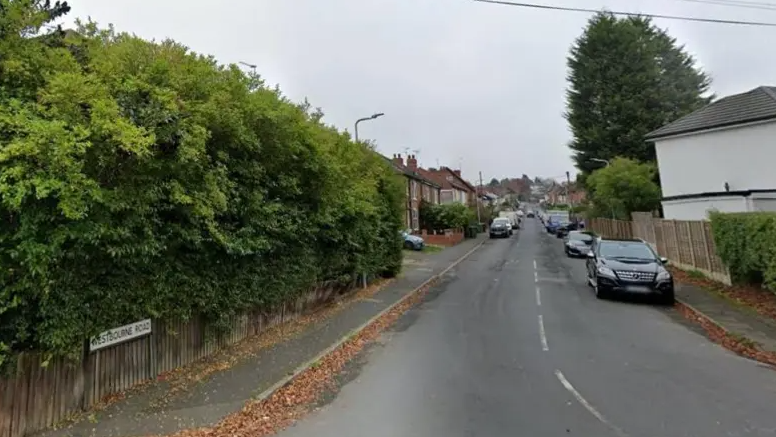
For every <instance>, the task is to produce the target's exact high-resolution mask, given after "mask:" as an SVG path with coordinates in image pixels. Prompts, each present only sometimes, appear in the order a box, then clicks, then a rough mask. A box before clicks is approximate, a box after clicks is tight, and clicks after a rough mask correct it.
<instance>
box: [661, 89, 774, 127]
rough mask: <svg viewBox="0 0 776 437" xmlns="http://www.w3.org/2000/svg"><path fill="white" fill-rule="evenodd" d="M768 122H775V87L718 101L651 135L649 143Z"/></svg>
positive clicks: (754, 90)
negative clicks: (676, 136)
mask: <svg viewBox="0 0 776 437" xmlns="http://www.w3.org/2000/svg"><path fill="white" fill-rule="evenodd" d="M766 120H776V87H772V86H761V87H757V88H755V89H753V90H751V91H747V92H745V93H741V94H734V95H732V96H727V97H724V98H722V99H719V100H717V101H716V102H714V103H711V104H709V105H706V106H704V107H703V108H701V109H699V110H697V111H695V112H692V113H690V114H688V115H685V116H684V117H682V118H680V119H678V120H676V121H674V122H672V123H669V124H667V125H665V126H663V127H661V128H660V129H657V130H655V131H652V132H650V133H648V134H647V136H646V139H647V140H656V139H659V138H665V137H669V136H674V135H679V134H688V133H693V132H700V131H704V130H708V129H714V128H721V127H730V126H736V125H740V124H744V123H752V122H757V121H766Z"/></svg>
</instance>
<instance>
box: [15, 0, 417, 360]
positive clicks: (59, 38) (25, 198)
mask: <svg viewBox="0 0 776 437" xmlns="http://www.w3.org/2000/svg"><path fill="white" fill-rule="evenodd" d="M0 3H2V4H1V5H0V6H3V8H8V7H15V8H30V9H31V11H28V12H30V13H15V14H8V15H6V16H5V17H0V19H2V20H3V22H2V25H3V26H4V30H6V31H7V32H4V33H3V35H2V36H0V47H2V49H3V57H2V58H0V72H1V73H0V138H2V142H3V147H2V149H0V161H1V162H2V166H1V167H0V194H1V195H2V200H1V203H0V215H1V216H2V220H3V227H2V229H0V262H2V265H3V269H2V271H0V286H1V287H2V292H1V293H2V294H1V295H0V296H2V297H0V363H1V362H2V360H3V353H4V352H5V353H7V352H9V351H10V352H14V351H19V350H24V349H37V350H41V351H44V352H48V353H51V354H54V355H67V354H74V353H76V352H77V351H78V350H79V347H80V345H81V344H82V340H83V339H84V338H88V337H89V336H92V335H94V334H96V333H98V332H101V331H103V330H105V329H108V328H112V327H115V326H119V325H122V324H124V323H128V322H132V321H135V320H138V319H142V318H146V317H154V318H159V319H168V318H175V317H183V318H188V317H190V316H192V315H194V314H200V315H203V316H205V317H206V318H207V319H209V320H211V321H212V322H215V323H214V324H215V325H216V326H219V322H223V321H225V320H227V319H228V318H229V317H230V316H231V315H234V314H237V313H239V312H242V311H245V310H247V309H251V308H257V307H259V308H265V309H271V308H273V307H275V306H278V305H280V304H282V303H284V302H287V301H289V300H290V299H293V298H295V297H296V296H297V295H298V293H300V292H301V291H303V290H307V289H309V287H311V286H312V285H314V284H316V283H320V282H322V281H329V280H336V281H340V282H341V283H343V284H346V283H350V282H351V281H352V280H353V277H354V274H361V273H367V274H372V275H381V274H382V275H392V274H395V273H397V272H398V271H399V269H400V267H401V257H402V251H401V244H402V242H401V238H400V235H399V231H400V229H401V227H402V223H403V220H402V217H403V211H404V206H403V199H404V197H403V188H402V181H401V178H400V176H398V175H397V174H395V172H394V171H393V170H392V169H391V167H390V166H389V165H388V163H387V161H386V160H385V159H384V158H382V157H381V156H379V155H377V154H376V153H375V152H373V151H372V150H371V149H369V148H367V147H364V146H363V145H361V144H356V143H354V142H352V141H351V140H350V138H349V137H348V136H347V134H344V133H340V132H338V131H337V130H336V129H335V128H333V127H330V126H326V125H324V124H323V123H322V122H321V121H320V119H321V114H320V112H319V111H311V110H310V108H309V105H307V104H302V105H297V104H294V103H292V102H290V101H289V100H288V99H286V98H285V97H283V96H282V94H281V93H280V92H279V90H277V89H271V88H267V87H266V86H264V85H263V83H262V82H261V80H260V79H259V78H258V77H247V76H246V75H245V74H243V73H242V72H241V71H240V70H239V69H238V68H237V67H236V66H220V65H218V64H217V63H216V62H215V61H214V60H213V59H212V58H209V57H204V56H200V55H196V54H194V53H191V52H190V51H188V50H187V49H186V47H184V46H182V45H180V44H178V43H175V42H173V41H164V42H162V43H153V42H149V41H144V40H142V39H139V38H137V37H134V36H131V35H128V34H115V33H113V31H103V30H98V29H97V27H96V26H95V25H94V24H88V25H86V26H80V27H79V29H78V32H77V33H69V34H68V35H67V36H65V35H64V34H60V33H55V34H51V35H46V37H45V38H27V37H23V36H22V35H25V34H26V32H29V31H30V29H32V30H40V29H41V28H42V26H43V25H44V24H45V23H46V22H47V20H49V19H50V14H42V13H40V12H41V11H40V10H38V9H37V8H38V7H39V6H31V5H35V4H37V3H39V2H10V6H9V3H8V1H7V0H0ZM22 12H24V11H22ZM13 20H17V21H13Z"/></svg>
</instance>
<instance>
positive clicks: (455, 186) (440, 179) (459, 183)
mask: <svg viewBox="0 0 776 437" xmlns="http://www.w3.org/2000/svg"><path fill="white" fill-rule="evenodd" d="M413 156H414V155H413ZM421 174H423V175H424V176H425V177H427V178H428V179H430V180H432V181H434V182H436V183H437V184H439V185H440V186H441V187H442V189H441V191H440V193H441V198H440V203H453V202H458V203H463V204H464V205H468V206H476V205H477V190H476V189H475V188H474V187H473V186H472V185H471V184H470V183H469V182H467V181H466V180H465V179H464V178H463V177H461V170H453V169H451V168H449V167H441V168H439V169H436V168H429V169H421Z"/></svg>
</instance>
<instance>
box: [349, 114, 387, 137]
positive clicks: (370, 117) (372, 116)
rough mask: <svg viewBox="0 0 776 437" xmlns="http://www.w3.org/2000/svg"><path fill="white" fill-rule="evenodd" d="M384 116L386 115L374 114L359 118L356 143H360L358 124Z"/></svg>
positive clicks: (356, 128) (356, 127)
mask: <svg viewBox="0 0 776 437" xmlns="http://www.w3.org/2000/svg"><path fill="white" fill-rule="evenodd" d="M383 115H385V114H384V113H382V112H378V113H377V114H372V115H370V116H369V117H364V118H359V119H358V120H356V125H355V137H356V142H358V124H359V123H361V122H362V121H368V120H374V119H375V118H378V117H382V116H383Z"/></svg>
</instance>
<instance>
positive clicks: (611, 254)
mask: <svg viewBox="0 0 776 437" xmlns="http://www.w3.org/2000/svg"><path fill="white" fill-rule="evenodd" d="M667 262H668V260H667V259H666V258H663V257H660V256H658V255H657V254H656V253H655V251H654V250H652V247H650V246H649V244H647V243H646V242H645V241H644V240H633V239H608V238H600V237H599V238H596V239H595V240H594V241H593V244H592V247H591V248H590V252H588V254H587V263H586V266H587V283H588V284H589V285H590V286H591V287H593V288H594V289H595V295H596V297H597V298H599V299H606V298H608V297H610V296H612V295H614V294H618V293H630V294H641V295H650V296H655V297H657V298H658V299H659V300H660V302H661V303H663V304H665V305H673V304H674V278H673V277H672V276H671V273H670V272H669V271H668V270H666V268H665V267H664V264H666V263H667Z"/></svg>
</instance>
